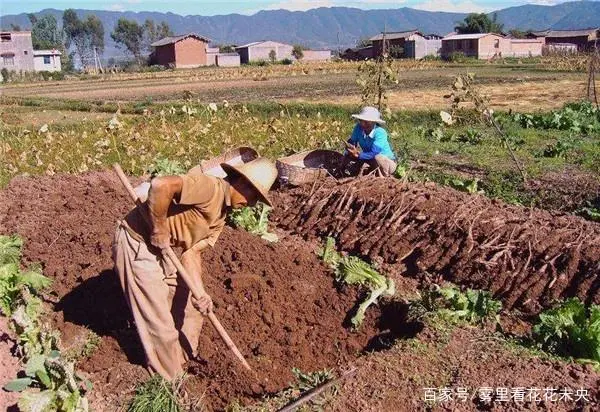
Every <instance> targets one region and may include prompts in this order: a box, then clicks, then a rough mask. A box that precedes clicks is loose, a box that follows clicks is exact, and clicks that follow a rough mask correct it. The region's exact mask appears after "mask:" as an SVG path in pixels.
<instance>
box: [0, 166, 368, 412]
mask: <svg viewBox="0 0 600 412" xmlns="http://www.w3.org/2000/svg"><path fill="white" fill-rule="evenodd" d="M130 204H131V201H130V200H129V199H128V198H127V196H126V194H125V192H124V190H122V188H121V185H120V183H119V182H118V181H117V180H116V179H115V178H114V176H113V174H112V173H111V172H101V173H90V174H85V175H79V176H71V175H60V176H54V177H39V178H35V179H33V178H19V179H14V180H13V181H12V182H11V183H10V185H9V186H8V187H7V189H6V190H4V191H3V193H2V200H1V201H0V233H19V234H20V235H21V236H23V237H24V238H25V239H26V243H25V248H24V259H25V261H26V262H41V263H42V264H43V266H44V273H45V274H46V275H48V276H50V277H52V278H54V280H55V282H54V284H53V290H54V293H55V294H56V299H57V304H56V306H55V309H56V313H55V319H54V322H55V323H56V325H57V326H58V327H59V329H60V330H61V331H62V333H63V337H64V341H65V344H66V345H69V343H70V342H73V341H76V340H78V339H80V338H81V336H82V335H84V334H85V333H87V329H85V328H88V329H91V330H93V331H95V332H96V333H98V334H99V335H101V336H102V341H101V344H100V347H99V348H98V350H97V351H96V352H95V353H94V354H93V355H92V356H91V358H89V359H87V360H85V362H82V363H81V365H80V368H82V369H83V370H84V371H85V372H87V373H88V374H89V375H90V377H91V379H92V381H93V382H94V385H95V388H96V391H95V393H96V396H98V395H99V394H100V396H99V398H98V399H97V404H98V405H97V406H103V407H104V408H106V409H113V410H114V407H115V406H116V405H119V404H122V402H123V401H124V400H126V399H127V395H129V394H130V393H131V391H132V389H133V387H134V385H135V383H136V382H137V381H139V380H140V379H144V378H145V376H146V375H145V371H144V370H143V368H141V367H140V366H139V364H140V363H141V362H142V361H143V355H142V352H141V348H140V345H139V342H138V339H137V334H136V331H135V327H134V325H133V322H132V320H131V318H130V315H129V310H128V308H127V306H126V304H125V301H124V299H123V296H122V291H121V290H120V287H119V285H118V281H117V278H116V276H115V275H114V273H113V272H112V270H111V268H112V261H111V241H112V237H113V233H114V229H115V224H116V221H117V219H119V218H121V217H122V216H123V215H124V214H125V213H126V211H127V210H128V209H129V208H130ZM203 259H204V268H205V275H204V281H205V283H206V285H207V289H208V291H209V293H211V295H212V297H213V300H214V302H215V305H216V313H217V316H218V317H219V318H220V320H221V322H222V323H223V325H224V326H225V327H226V329H227V330H228V331H229V333H230V334H231V336H232V338H233V340H234V341H235V342H236V343H237V345H238V346H239V348H240V350H241V351H242V353H243V354H244V355H245V356H246V357H247V359H248V361H249V363H250V364H251V365H252V366H253V368H254V370H255V374H247V373H245V372H244V371H243V370H242V369H241V368H239V367H238V366H237V365H236V361H235V359H234V358H233V357H232V356H231V355H230V354H229V353H228V352H227V350H226V349H225V347H224V345H223V344H222V343H221V342H220V341H219V339H218V338H217V337H216V334H215V333H214V331H213V329H212V327H211V326H210V325H205V329H204V330H205V333H204V334H203V336H202V338H201V342H200V350H199V351H200V358H201V359H200V360H198V361H195V362H191V364H190V365H189V371H190V372H191V374H192V375H193V376H192V379H191V380H190V383H189V385H188V386H189V387H188V391H189V392H190V393H191V394H195V395H196V396H198V397H200V396H201V394H203V393H204V394H205V403H206V404H207V406H208V407H211V408H217V409H219V408H222V407H223V406H225V405H226V404H227V402H228V401H231V400H233V399H235V398H239V399H241V400H242V401H247V400H249V399H251V398H257V397H260V396H262V395H264V394H265V393H270V392H276V391H278V390H280V389H282V388H284V387H286V386H287V385H288V384H289V382H290V381H292V380H293V376H292V374H291V368H292V367H297V368H300V369H301V370H303V371H313V370H319V369H323V368H334V367H336V366H337V365H340V364H344V363H346V362H348V361H349V360H350V359H352V358H353V357H354V356H356V355H357V354H358V353H360V352H361V351H362V350H363V349H364V348H365V347H367V346H368V345H369V343H370V340H371V339H372V338H373V337H374V336H376V335H377V334H378V333H379V330H378V328H377V327H376V318H377V317H378V316H379V311H378V309H377V308H374V309H373V310H370V312H369V313H368V317H367V319H366V321H365V323H364V324H363V327H362V328H361V329H360V331H359V332H356V333H353V332H350V331H349V330H348V329H347V328H345V327H344V326H343V325H344V324H345V322H346V317H347V315H348V312H349V311H350V310H351V309H352V308H353V306H354V304H355V302H356V300H357V298H358V296H357V295H356V293H355V292H354V290H351V289H349V290H345V289H343V290H338V289H336V286H335V285H334V282H333V279H332V276H331V273H330V270H329V269H328V268H326V267H325V266H324V265H323V264H321V263H320V261H319V259H318V258H317V256H316V254H315V253H314V250H313V249H312V248H311V247H310V245H308V244H306V243H304V242H301V241H298V240H293V241H292V240H289V241H286V240H283V241H282V242H280V243H277V244H267V243H265V242H264V241H262V240H260V239H258V238H256V237H253V236H251V235H249V234H247V233H245V232H241V231H235V230H232V229H229V228H226V230H225V231H224V233H223V234H222V236H221V239H220V240H219V243H218V245H217V248H216V250H214V251H209V252H205V253H204V255H203Z"/></svg>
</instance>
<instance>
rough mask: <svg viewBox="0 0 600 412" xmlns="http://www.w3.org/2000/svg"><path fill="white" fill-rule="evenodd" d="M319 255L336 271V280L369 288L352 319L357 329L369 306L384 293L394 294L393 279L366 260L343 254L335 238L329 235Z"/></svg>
mask: <svg viewBox="0 0 600 412" xmlns="http://www.w3.org/2000/svg"><path fill="white" fill-rule="evenodd" d="M318 254H319V256H320V257H321V259H323V261H324V262H325V263H326V264H328V265H329V266H330V267H331V268H332V269H333V270H334V271H335V276H336V280H337V281H338V282H344V283H347V284H349V285H358V286H362V287H365V288H367V289H369V294H368V296H367V297H366V299H365V300H364V301H363V302H361V304H360V305H359V306H358V309H357V311H356V314H355V315H354V316H353V317H352V319H351V320H350V321H351V323H352V326H353V327H354V328H355V329H357V328H358V327H360V325H361V324H362V322H363V320H364V318H365V312H366V311H367V308H368V307H369V306H371V305H372V304H374V303H377V299H379V297H380V296H382V295H389V296H393V295H394V293H395V285H394V281H393V280H392V279H388V278H386V277H385V276H383V275H382V274H380V273H379V272H378V271H377V270H375V269H374V268H373V267H372V266H371V265H369V264H368V263H367V262H365V261H364V260H362V259H360V258H357V257H355V256H342V255H341V254H339V253H338V252H337V251H336V249H335V240H334V239H333V238H331V237H328V238H327V239H326V241H325V245H324V246H323V248H321V249H320V250H319V251H318Z"/></svg>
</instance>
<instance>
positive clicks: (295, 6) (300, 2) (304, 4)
mask: <svg viewBox="0 0 600 412" xmlns="http://www.w3.org/2000/svg"><path fill="white" fill-rule="evenodd" d="M334 5H335V2H334V1H333V0H312V1H311V0H283V1H280V2H279V3H273V4H270V5H269V6H267V7H265V8H264V10H279V9H284V10H290V11H306V10H310V9H316V8H318V7H333V6H334Z"/></svg>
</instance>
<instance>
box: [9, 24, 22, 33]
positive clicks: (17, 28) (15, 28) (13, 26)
mask: <svg viewBox="0 0 600 412" xmlns="http://www.w3.org/2000/svg"><path fill="white" fill-rule="evenodd" d="M10 31H21V26H19V25H18V24H14V23H10Z"/></svg>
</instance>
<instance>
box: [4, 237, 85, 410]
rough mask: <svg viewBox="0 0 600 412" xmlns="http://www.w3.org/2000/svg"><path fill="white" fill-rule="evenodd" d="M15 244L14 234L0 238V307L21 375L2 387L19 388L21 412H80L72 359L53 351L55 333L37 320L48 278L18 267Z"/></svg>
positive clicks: (81, 400) (36, 270) (37, 270)
mask: <svg viewBox="0 0 600 412" xmlns="http://www.w3.org/2000/svg"><path fill="white" fill-rule="evenodd" d="M21 247H22V241H21V240H20V239H19V238H18V237H16V236H0V262H2V264H0V308H1V309H2V313H3V314H4V315H6V316H10V318H9V326H10V328H11V329H12V330H13V331H14V333H15V335H16V341H17V344H18V346H17V351H18V353H19V354H20V355H21V356H22V358H23V360H24V363H25V367H24V372H25V375H26V377H23V378H18V379H14V380H12V381H11V382H9V383H7V384H6V385H5V390H8V391H18V392H23V394H22V395H21V397H20V398H19V401H18V406H19V409H20V410H21V411H24V412H29V411H31V412H43V411H64V412H85V411H87V410H88V404H87V399H86V398H85V397H84V396H83V394H84V391H83V390H80V389H79V383H80V382H81V379H79V378H78V377H77V376H76V374H75V366H74V363H72V362H68V361H67V360H66V359H64V358H63V357H62V356H61V353H60V352H59V351H58V342H59V335H58V332H57V331H53V330H51V329H50V328H49V326H48V325H47V324H43V323H41V319H40V318H41V314H42V313H43V312H44V305H43V302H42V300H41V299H40V297H39V293H40V291H42V290H43V289H45V288H47V287H48V286H50V284H51V280H50V279H48V278H47V277H45V276H43V275H42V273H41V270H40V268H39V267H32V268H29V269H28V270H26V271H21V270H20V267H19V258H20V256H21ZM28 388H33V390H31V391H27V389H28Z"/></svg>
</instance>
